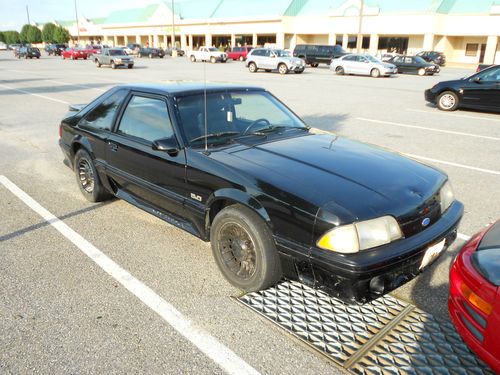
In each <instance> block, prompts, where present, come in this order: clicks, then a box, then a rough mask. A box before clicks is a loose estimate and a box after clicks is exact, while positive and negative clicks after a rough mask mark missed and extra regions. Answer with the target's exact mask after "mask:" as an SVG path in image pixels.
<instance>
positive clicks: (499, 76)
mask: <svg viewBox="0 0 500 375" xmlns="http://www.w3.org/2000/svg"><path fill="white" fill-rule="evenodd" d="M479 77H480V78H481V81H485V82H500V66H499V67H496V68H492V69H488V70H486V71H485V72H484V73H483V74H480V75H479Z"/></svg>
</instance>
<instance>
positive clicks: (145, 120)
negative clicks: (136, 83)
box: [117, 95, 174, 142]
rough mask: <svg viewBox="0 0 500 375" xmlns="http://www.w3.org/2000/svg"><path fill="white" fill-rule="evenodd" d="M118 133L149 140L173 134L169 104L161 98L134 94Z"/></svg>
mask: <svg viewBox="0 0 500 375" xmlns="http://www.w3.org/2000/svg"><path fill="white" fill-rule="evenodd" d="M117 133H118V134H122V135H125V136H132V137H136V138H140V139H143V140H145V141H149V142H153V141H155V140H157V139H161V138H168V137H171V136H173V135H174V131H173V128H172V123H171V122H170V117H169V115H168V109H167V104H166V103H165V102H164V101H163V100H161V99H155V98H147V97H143V96H136V95H134V96H133V97H132V99H131V100H130V101H129V103H128V105H127V108H126V109H125V112H124V113H123V116H122V119H121V121H120V125H119V127H118V131H117Z"/></svg>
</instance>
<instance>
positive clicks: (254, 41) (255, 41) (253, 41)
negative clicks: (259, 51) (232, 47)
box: [252, 33, 257, 47]
mask: <svg viewBox="0 0 500 375" xmlns="http://www.w3.org/2000/svg"><path fill="white" fill-rule="evenodd" d="M252 46H254V47H257V34H255V33H254V34H253V35H252Z"/></svg>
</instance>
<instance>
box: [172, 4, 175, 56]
mask: <svg viewBox="0 0 500 375" xmlns="http://www.w3.org/2000/svg"><path fill="white" fill-rule="evenodd" d="M174 47H175V10H174V0H172V48H174Z"/></svg>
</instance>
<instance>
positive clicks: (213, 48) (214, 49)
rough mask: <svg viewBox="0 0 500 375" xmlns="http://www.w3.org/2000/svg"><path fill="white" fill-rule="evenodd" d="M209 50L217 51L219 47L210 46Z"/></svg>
mask: <svg viewBox="0 0 500 375" xmlns="http://www.w3.org/2000/svg"><path fill="white" fill-rule="evenodd" d="M208 50H209V51H212V52H217V51H218V49H217V48H215V47H209V48H208Z"/></svg>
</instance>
